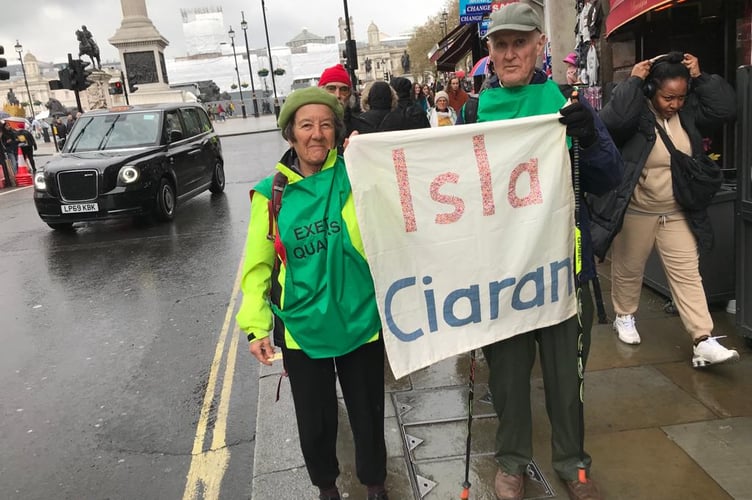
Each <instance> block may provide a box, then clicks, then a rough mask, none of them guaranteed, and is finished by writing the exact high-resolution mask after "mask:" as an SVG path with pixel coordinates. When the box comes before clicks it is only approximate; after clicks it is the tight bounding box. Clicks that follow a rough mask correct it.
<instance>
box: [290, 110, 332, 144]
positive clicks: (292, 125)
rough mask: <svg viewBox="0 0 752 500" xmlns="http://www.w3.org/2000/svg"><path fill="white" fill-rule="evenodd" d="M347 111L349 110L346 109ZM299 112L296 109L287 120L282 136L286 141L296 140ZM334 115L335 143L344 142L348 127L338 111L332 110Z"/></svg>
mask: <svg viewBox="0 0 752 500" xmlns="http://www.w3.org/2000/svg"><path fill="white" fill-rule="evenodd" d="M298 109H300V108H298ZM345 112H347V111H345ZM297 114H298V110H297V109H296V110H295V113H293V115H292V118H290V121H288V122H287V125H286V126H285V128H284V129H283V130H282V138H283V139H284V140H286V141H291V142H295V141H296V139H295V117H296V116H297ZM332 117H333V118H334V143H335V144H342V143H343V142H344V140H345V136H346V134H347V129H346V128H345V121H344V120H343V119H342V118H340V117H339V116H337V113H335V112H334V111H332Z"/></svg>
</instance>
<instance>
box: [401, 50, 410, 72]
mask: <svg viewBox="0 0 752 500" xmlns="http://www.w3.org/2000/svg"><path fill="white" fill-rule="evenodd" d="M402 71H404V72H405V73H409V72H410V56H409V55H408V53H407V51H405V53H404V54H402Z"/></svg>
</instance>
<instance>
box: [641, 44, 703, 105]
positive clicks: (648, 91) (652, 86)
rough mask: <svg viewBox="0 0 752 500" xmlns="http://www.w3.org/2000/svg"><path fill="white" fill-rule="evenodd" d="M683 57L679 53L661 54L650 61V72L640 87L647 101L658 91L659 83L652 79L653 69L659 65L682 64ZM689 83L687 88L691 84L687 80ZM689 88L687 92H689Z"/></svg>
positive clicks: (690, 80) (690, 81)
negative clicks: (651, 62)
mask: <svg viewBox="0 0 752 500" xmlns="http://www.w3.org/2000/svg"><path fill="white" fill-rule="evenodd" d="M683 57H684V56H683V54H681V53H679V52H672V53H669V54H663V55H660V56H657V57H654V58H653V59H652V61H653V64H651V65H650V72H648V76H647V78H645V83H644V84H643V85H642V91H643V93H644V94H645V97H647V98H648V99H652V98H653V96H654V95H655V93H656V91H657V90H658V87H659V83H658V81H656V80H655V78H653V72H654V71H655V68H657V67H658V65H660V64H665V63H680V62H682V60H683ZM689 83H690V87H689V88H691V83H692V79H691V78H690V79H689ZM689 88H688V89H687V90H689Z"/></svg>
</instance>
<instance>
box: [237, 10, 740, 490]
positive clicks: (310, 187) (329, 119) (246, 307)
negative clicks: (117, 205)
mask: <svg viewBox="0 0 752 500" xmlns="http://www.w3.org/2000/svg"><path fill="white" fill-rule="evenodd" d="M485 40H486V43H487V47H488V51H489V64H490V67H491V68H492V74H491V75H490V76H489V77H488V78H487V80H486V81H485V82H484V84H483V86H482V87H481V90H480V92H479V93H478V94H477V95H470V94H468V92H467V91H466V90H465V89H464V88H463V86H462V82H461V81H460V79H459V78H457V77H456V76H452V77H451V78H449V80H448V82H447V87H446V88H445V89H444V88H441V89H439V88H436V87H434V86H433V85H430V84H420V83H416V82H411V81H410V80H408V79H406V78H403V77H395V78H392V79H391V80H390V82H389V83H387V82H381V81H378V82H373V83H372V84H370V85H368V86H367V87H366V88H365V89H364V91H363V93H362V95H361V96H360V98H359V99H358V97H357V96H356V94H355V90H354V88H353V83H352V81H351V78H350V75H349V74H348V71H347V70H346V68H344V67H343V66H342V65H336V66H334V67H331V68H327V69H326V70H324V72H323V73H322V75H321V79H320V81H319V87H318V88H316V87H311V88H306V89H301V90H297V91H294V92H293V93H292V94H290V95H289V96H288V98H287V100H286V102H285V103H284V104H283V106H282V108H281V110H280V114H279V118H278V125H279V128H280V129H281V131H282V137H283V138H284V139H285V140H286V141H287V143H288V145H289V149H288V151H287V152H285V153H284V155H283V156H282V158H281V159H280V160H279V162H278V163H277V165H276V170H277V172H276V173H275V174H274V175H271V176H269V177H267V178H266V179H264V180H262V181H261V182H259V183H258V184H257V185H256V186H255V187H254V188H253V190H252V194H251V211H250V221H249V226H248V238H247V242H246V252H245V262H244V267H243V281H242V283H243V301H242V304H241V306H240V309H239V312H238V314H237V323H238V326H239V327H240V329H241V330H242V331H243V332H244V333H245V334H246V335H247V337H248V341H249V350H250V353H251V354H252V355H253V356H254V357H255V358H256V359H258V361H259V362H261V363H263V364H265V365H270V364H272V361H273V360H275V359H277V354H278V353H277V350H281V352H282V359H283V362H284V368H285V371H286V373H287V374H288V375H289V378H290V385H291V390H292V398H293V403H294V406H295V416H296V420H297V425H298V431H299V435H300V446H301V449H302V452H303V457H304V460H305V464H306V467H307V470H308V473H309V476H310V480H311V482H312V484H313V485H315V486H316V487H318V489H319V498H320V499H323V500H327V499H329V500H331V499H339V498H340V493H339V490H338V487H337V484H336V481H337V478H338V476H339V472H340V471H339V463H338V460H337V453H336V434H337V419H338V405H337V391H336V381H337V380H339V383H340V386H341V388H342V396H343V398H344V403H345V406H346V408H347V414H348V418H349V420H350V425H351V429H352V438H353V441H354V444H355V460H356V473H357V477H358V479H359V480H360V482H361V483H362V484H363V485H364V486H365V490H366V492H367V493H366V494H367V498H368V499H369V500H378V499H380V500H384V499H386V498H387V491H386V478H387V472H386V470H387V469H386V452H385V444H384V443H385V441H384V425H383V424H384V372H383V362H384V346H383V331H382V326H381V323H380V319H379V314H378V310H377V307H376V299H375V291H374V284H373V281H372V278H371V274H370V271H369V266H368V261H367V260H366V257H365V253H364V250H363V242H362V238H361V234H360V228H359V225H358V221H357V219H356V217H355V210H354V202H353V197H352V193H351V188H350V183H349V180H348V176H347V171H346V169H345V164H344V159H343V156H342V154H341V153H342V151H343V149H344V148H346V147H347V145H348V138H349V137H352V135H353V134H368V133H375V132H393V131H399V130H408V129H416V128H428V127H440V126H445V125H455V124H460V125H461V124H465V123H475V122H479V123H480V122H489V121H498V120H510V119H515V118H522V117H528V116H533V115H543V114H552V113H559V115H560V117H559V121H560V122H561V123H562V125H563V126H564V127H565V128H566V135H567V136H568V138H569V141H570V142H568V144H570V148H571V149H570V155H571V157H572V158H574V157H575V154H576V156H577V162H574V161H572V162H571V163H572V164H575V163H576V165H577V168H578V171H577V179H578V180H579V182H578V183H577V184H576V186H577V187H576V189H575V195H576V200H575V206H576V207H577V209H576V213H575V217H576V223H577V226H578V227H579V228H580V231H581V248H580V251H581V254H580V255H581V258H582V266H581V268H580V269H578V270H577V274H576V276H574V280H575V282H576V283H577V285H578V288H579V290H580V291H579V292H578V294H577V295H578V301H579V303H578V308H577V313H576V314H575V315H574V316H572V317H570V318H568V319H566V320H565V321H563V322H561V323H559V324H554V325H551V326H547V327H545V328H539V329H537V330H534V331H529V332H525V333H521V334H517V335H515V336H513V337H511V338H508V339H505V340H502V341H498V342H495V343H492V344H489V345H487V346H485V347H484V348H483V353H484V358H485V360H486V362H487V364H488V368H489V388H490V392H491V396H492V402H493V406H494V409H495V411H496V414H497V416H498V418H499V421H500V422H501V421H503V425H499V426H498V429H497V433H496V441H495V454H494V456H495V459H496V462H497V464H498V470H497V473H496V476H495V478H494V484H493V489H494V492H495V494H496V497H497V498H498V499H499V500H521V499H522V498H523V497H524V496H525V470H526V467H527V466H528V465H529V464H530V462H531V461H532V458H533V451H532V441H533V439H532V435H533V430H532V416H531V402H530V387H531V384H530V379H531V372H532V368H533V364H534V362H535V358H536V355H538V356H539V361H540V365H541V371H542V375H543V380H544V390H545V400H546V409H547V412H548V417H549V421H550V424H551V455H552V465H553V469H554V470H555V471H556V473H557V474H558V475H559V477H560V479H561V480H562V482H563V484H565V485H566V489H567V491H568V494H569V496H570V498H572V499H588V500H594V499H601V498H603V495H602V493H601V491H600V490H599V488H598V486H597V485H596V483H595V481H594V480H593V479H592V477H591V467H592V458H591V456H590V455H589V454H588V453H587V451H586V449H585V446H584V442H585V427H584V420H583V409H582V408H583V401H582V399H581V394H582V380H583V379H582V377H583V372H584V370H585V366H586V363H587V358H588V354H589V347H590V333H591V327H592V323H593V299H592V296H591V290H590V282H591V281H592V280H593V279H594V278H595V277H596V264H595V258H596V257H597V258H599V259H604V258H605V256H606V254H607V253H610V256H611V260H612V271H611V272H612V278H613V281H614V286H613V287H612V302H613V308H614V311H615V312H616V315H617V316H616V320H615V321H614V324H613V326H614V329H615V332H616V338H617V339H618V341H620V342H623V343H625V344H629V345H632V346H635V345H637V344H639V343H640V341H641V339H640V336H639V334H638V333H637V330H636V327H635V319H634V315H635V313H636V312H637V304H638V302H639V295H640V288H641V285H642V273H643V272H644V267H645V261H646V259H647V256H648V254H649V252H650V251H651V250H652V249H653V248H655V249H656V250H657V251H658V253H659V254H660V255H661V257H662V260H663V262H664V265H665V267H666V272H667V275H668V278H669V283H670V284H671V289H672V292H673V294H674V299H675V300H676V301H677V308H678V311H679V315H680V317H681V320H682V322H683V324H684V326H685V328H686V330H687V331H688V333H689V334H690V336H691V338H692V342H693V357H692V364H693V366H694V367H696V368H701V367H706V366H709V365H715V364H719V363H724V362H727V361H732V360H734V359H738V353H737V352H736V351H735V350H732V349H727V348H725V347H723V346H722V345H721V344H720V343H719V342H718V341H717V339H716V337H713V336H712V329H713V323H712V320H711V319H710V315H709V313H708V309H707V303H706V300H705V295H704V291H703V288H702V281H701V279H700V276H699V270H698V269H699V264H698V255H699V252H700V251H702V250H704V249H706V248H707V246H708V244H709V239H710V238H711V237H712V228H711V227H710V226H709V222H708V218H707V213H706V211H705V210H702V209H699V210H698V209H693V210H689V209H687V208H685V207H682V206H680V205H679V204H678V203H677V201H676V198H675V196H674V192H673V191H672V189H673V188H672V183H671V175H670V172H671V170H670V169H671V166H670V164H671V159H670V154H669V152H668V149H667V147H666V145H665V144H664V143H663V140H662V139H661V136H660V135H659V134H658V133H657V132H656V130H658V128H660V127H663V128H665V130H666V132H667V133H668V134H669V135H670V136H671V138H672V139H671V140H672V141H673V142H674V143H675V145H676V148H677V149H680V150H681V151H684V152H685V153H693V152H694V153H699V152H701V151H702V144H701V142H702V141H701V138H702V134H706V133H709V132H710V131H712V130H713V129H716V128H718V127H720V126H721V125H723V124H724V123H728V122H729V121H731V120H733V119H734V110H735V97H734V92H733V90H732V89H731V87H730V86H729V85H728V84H727V83H726V82H725V81H723V79H722V78H720V77H719V76H717V75H710V74H707V73H704V72H702V70H701V69H700V64H699V61H698V59H697V58H696V57H695V56H693V55H692V54H687V53H672V54H669V55H668V56H664V57H662V58H660V59H653V60H647V61H641V62H638V63H637V64H636V65H635V67H634V69H633V70H632V74H631V76H630V77H629V78H628V79H627V80H626V81H625V82H624V83H622V84H620V85H619V86H617V87H616V90H615V91H614V95H613V97H612V99H611V101H610V102H609V103H608V104H607V105H606V106H605V108H604V109H602V110H601V111H600V112H599V111H596V110H595V109H594V108H593V106H592V105H591V104H590V103H588V101H587V100H586V99H580V98H578V94H577V92H576V90H577V87H576V85H577V84H578V81H577V77H576V74H575V73H574V72H573V71H572V72H571V75H570V74H569V72H568V82H567V85H558V84H556V83H555V82H553V81H552V80H550V79H549V78H548V77H547V75H546V74H545V73H544V72H543V71H542V70H540V69H538V68H537V67H536V63H537V62H538V61H539V58H540V57H541V55H542V53H543V51H544V47H545V44H546V35H545V33H544V30H543V24H542V22H541V19H540V17H539V15H538V14H537V13H536V12H535V10H534V9H533V8H531V7H530V6H529V5H527V4H524V3H512V4H508V5H506V6H504V7H502V8H500V9H499V10H497V11H495V12H493V13H492V14H491V18H490V23H489V26H488V31H487V35H486V39H485ZM575 58H576V54H570V55H568V56H567V58H565V59H564V61H563V62H564V63H565V64H570V65H573V66H574V65H575V63H576V59H575ZM645 124H648V125H647V126H646V125H645ZM575 149H576V152H575ZM573 175H574V174H573ZM282 206H284V210H282V209H281V208H282ZM314 227H316V228H319V229H320V230H317V236H318V237H321V238H323V239H324V240H325V244H324V245H323V247H322V248H324V249H325V250H322V251H318V252H313V253H310V254H309V253H305V255H303V254H301V253H300V252H287V251H286V249H289V248H294V247H295V246H299V245H300V239H301V237H302V236H301V235H302V234H303V233H302V232H301V228H314ZM270 335H272V336H273V340H274V341H273V342H272V338H270ZM633 348H636V347H633ZM573 359H577V360H578V362H577V363H575V362H573V361H572V360H573Z"/></svg>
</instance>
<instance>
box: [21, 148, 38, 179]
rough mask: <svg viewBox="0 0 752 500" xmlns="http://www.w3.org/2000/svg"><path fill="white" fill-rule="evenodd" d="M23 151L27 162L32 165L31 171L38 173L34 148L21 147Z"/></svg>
mask: <svg viewBox="0 0 752 500" xmlns="http://www.w3.org/2000/svg"><path fill="white" fill-rule="evenodd" d="M21 152H22V153H23V156H24V158H25V159H26V162H27V163H28V164H29V166H30V167H31V173H33V174H35V173H37V164H36V163H35V162H34V150H33V149H31V148H21Z"/></svg>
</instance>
